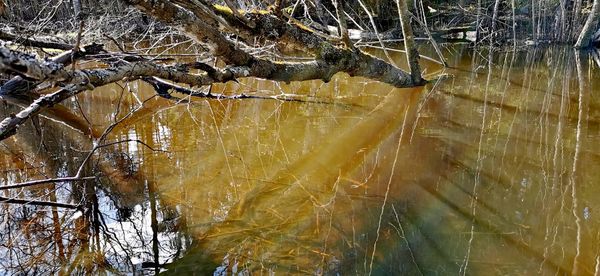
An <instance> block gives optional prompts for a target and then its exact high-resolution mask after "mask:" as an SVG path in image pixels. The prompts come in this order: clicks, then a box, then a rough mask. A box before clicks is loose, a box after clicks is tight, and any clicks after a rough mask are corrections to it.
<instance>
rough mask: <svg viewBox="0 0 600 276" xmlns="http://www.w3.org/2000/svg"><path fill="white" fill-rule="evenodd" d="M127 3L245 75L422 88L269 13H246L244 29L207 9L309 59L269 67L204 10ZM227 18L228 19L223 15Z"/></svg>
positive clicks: (161, 0) (162, 1)
mask: <svg viewBox="0 0 600 276" xmlns="http://www.w3.org/2000/svg"><path fill="white" fill-rule="evenodd" d="M126 2H127V3H129V4H130V5H134V6H135V7H137V8H138V9H140V10H141V11H142V12H145V13H147V14H149V15H152V16H154V17H155V18H157V19H158V20H161V21H163V22H164V23H166V24H169V25H174V26H179V27H180V29H181V30H182V31H184V32H185V33H186V34H188V35H189V36H190V37H192V38H194V39H195V40H196V41H197V42H199V43H204V44H207V45H208V46H209V48H210V49H211V52H212V53H213V54H214V55H215V56H217V57H219V58H220V59H221V60H223V61H224V62H225V63H227V64H229V65H234V66H243V67H247V69H248V71H247V74H246V75H244V76H251V77H258V78H263V79H269V80H276V81H286V82H287V81H302V80H313V79H321V80H324V81H329V80H330V79H331V77H332V76H333V75H334V74H335V73H337V72H346V73H348V74H350V75H351V76H362V77H367V78H371V79H374V80H378V81H382V82H386V83H388V84H391V85H394V86H396V87H414V86H419V85H422V84H423V82H413V80H412V78H410V76H409V74H407V73H406V72H405V71H403V70H401V69H399V68H397V67H395V66H393V65H391V64H389V63H387V62H385V61H383V60H381V59H378V58H376V57H374V56H371V55H368V54H366V53H363V52H361V51H359V50H356V49H343V48H340V47H336V46H335V45H333V44H331V43H329V42H328V41H326V40H325V39H323V38H322V37H320V36H318V35H316V34H314V33H312V32H310V31H307V30H305V29H302V28H301V27H299V26H294V25H291V24H288V23H287V22H285V21H282V20H281V19H279V18H277V17H275V16H273V15H271V14H265V13H260V12H256V13H247V14H246V15H245V16H246V17H247V18H248V19H249V20H250V21H252V22H254V23H255V24H256V27H255V28H248V26H247V25H246V24H240V22H239V21H238V20H236V17H235V16H234V15H233V12H231V10H230V9H227V8H225V7H218V8H217V7H214V6H213V7H212V8H213V12H215V13H218V15H219V16H220V17H221V18H223V19H224V20H226V21H227V24H228V25H230V26H233V27H234V28H237V30H238V31H239V33H240V34H241V35H244V34H247V35H252V36H261V35H262V36H263V37H265V38H267V39H269V40H271V41H275V42H278V43H282V44H292V45H298V46H300V47H302V48H304V49H305V50H307V51H308V52H310V53H312V54H314V55H315V60H314V61H310V62H303V63H288V62H277V63H274V62H272V61H270V60H267V59H261V58H256V57H254V56H252V55H250V54H248V53H246V52H245V51H243V50H240V49H237V48H236V46H235V44H233V43H232V42H231V41H229V40H227V39H226V38H225V37H224V36H223V34H222V32H220V31H219V30H218V28H215V26H214V24H215V23H218V22H212V21H209V22H206V21H204V20H210V19H206V17H204V16H203V17H202V20H200V19H199V15H202V13H203V11H201V10H199V9H198V8H197V7H194V6H193V5H191V4H189V3H187V2H185V1H176V2H177V4H178V5H182V6H183V7H185V8H187V9H188V10H185V9H183V8H181V7H180V6H177V5H174V4H173V3H171V2H169V1H166V0H157V1H142V0H127V1H126ZM186 3H187V4H186ZM191 12H193V13H191ZM194 14H196V15H194ZM228 14H229V15H230V16H227V15H228Z"/></svg>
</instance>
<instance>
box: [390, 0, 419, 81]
mask: <svg viewBox="0 0 600 276" xmlns="http://www.w3.org/2000/svg"><path fill="white" fill-rule="evenodd" d="M396 4H397V5H398V13H399V14H400V23H401V24H402V35H403V36H404V48H405V50H406V59H407V60H408V66H409V67H410V76H411V79H412V82H413V83H424V80H423V78H422V77H421V68H419V52H418V51H417V47H416V45H415V39H414V35H413V31H412V27H411V26H410V18H409V13H408V5H407V4H406V0H396Z"/></svg>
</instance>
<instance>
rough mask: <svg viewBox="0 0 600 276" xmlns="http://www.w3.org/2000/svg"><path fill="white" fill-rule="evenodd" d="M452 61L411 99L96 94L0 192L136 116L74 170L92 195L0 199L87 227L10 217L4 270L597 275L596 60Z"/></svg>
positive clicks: (140, 87)
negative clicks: (439, 77) (168, 97)
mask: <svg viewBox="0 0 600 276" xmlns="http://www.w3.org/2000/svg"><path fill="white" fill-rule="evenodd" d="M447 54H448V56H451V57H452V58H451V59H450V63H451V64H452V65H453V68H450V69H446V71H445V72H446V73H447V74H448V78H446V79H444V80H440V81H438V82H433V83H431V84H429V85H427V86H426V87H424V88H417V89H394V88H391V87H389V86H387V85H385V84H380V83H375V82H372V81H369V80H365V79H360V78H348V77H347V76H345V75H343V74H339V75H337V77H336V78H335V79H334V80H332V81H331V82H330V83H327V84H323V83H322V82H319V81H313V82H303V83H292V84H283V83H281V84H277V83H272V82H265V81H257V80H244V81H241V83H240V84H235V83H231V84H227V85H216V86H214V87H212V92H213V93H224V94H240V93H245V94H261V95H262V94H268V95H280V94H282V93H285V94H294V95H295V96H294V98H295V99H302V100H303V101H305V102H303V101H280V100H267V99H243V100H214V99H197V98H196V99H191V102H181V103H178V104H175V103H174V102H173V101H172V100H166V99H163V98H159V97H154V96H153V95H154V91H153V90H152V89H151V87H150V86H149V85H147V84H145V83H141V82H133V83H129V84H128V85H125V84H122V87H120V86H117V85H114V86H107V87H103V88H98V89H96V90H95V91H93V92H91V93H85V94H83V95H81V96H80V97H79V98H78V103H76V102H75V101H69V102H67V103H65V105H66V106H68V107H69V108H70V110H71V111H70V112H69V111H68V110H66V109H61V108H56V109H55V110H54V111H53V112H52V113H48V114H45V115H46V117H47V118H51V120H48V119H46V118H40V119H39V122H38V121H36V123H35V124H32V123H28V124H27V125H26V126H24V127H23V128H21V129H20V132H19V134H18V135H17V136H15V137H14V138H11V139H8V140H6V141H4V142H2V143H1V144H0V154H1V155H0V169H1V170H2V172H3V173H2V175H1V176H2V179H1V181H0V182H1V183H0V184H2V185H8V184H14V183H17V182H22V181H27V180H30V179H39V178H48V177H57V176H71V175H74V174H75V173H76V171H77V169H78V167H79V165H80V164H81V162H82V160H83V158H84V157H85V156H86V154H87V152H88V151H89V150H90V149H91V147H92V143H91V139H90V138H88V137H89V135H91V136H96V137H98V136H100V134H101V133H102V132H104V130H105V129H106V127H107V126H109V125H110V124H111V123H112V122H115V118H123V116H126V114H128V112H130V111H132V112H133V113H132V114H131V115H129V116H127V118H126V119H124V120H123V121H122V122H120V123H119V124H118V125H117V126H116V128H115V129H114V130H112V132H111V133H110V134H109V136H108V139H107V140H106V142H105V143H111V142H121V143H116V144H112V145H110V146H106V147H103V148H102V149H101V150H99V151H98V152H97V153H96V154H95V155H94V156H93V158H92V159H91V161H90V165H89V166H85V167H84V168H83V172H84V175H86V176H93V175H95V176H97V178H96V180H90V181H85V182H79V183H64V182H59V183H55V184H48V185H45V186H36V187H31V188H23V189H18V190H15V189H12V190H1V193H2V196H3V197H5V198H10V197H12V198H24V199H30V200H36V201H53V202H61V203H70V204H81V205H82V206H83V207H82V208H81V209H82V211H83V212H82V211H77V210H72V209H69V208H63V207H44V206H30V205H22V204H16V203H11V204H2V205H0V208H1V209H2V212H1V213H0V214H1V215H0V216H1V217H0V218H1V223H2V224H1V227H0V271H2V273H19V272H22V273H24V274H36V273H37V274H47V273H64V274H75V273H79V274H82V273H85V272H88V273H93V274H95V273H97V272H100V271H104V272H111V273H132V272H133V273H135V274H141V273H152V272H154V271H158V270H160V271H163V272H167V273H173V274H189V273H191V272H192V271H193V272H195V274H196V275H205V274H213V273H214V274H217V275H229V274H233V273H242V274H270V273H276V274H329V275H335V274H338V273H339V274H341V275H347V274H350V275H352V274H359V275H365V274H373V275H387V274H407V275H418V274H428V275H430V274H432V275H436V274H461V273H465V274H469V275H494V274H522V275H529V274H538V273H541V274H555V273H559V274H571V273H575V274H581V275H586V274H594V273H598V271H599V270H600V220H598V218H597V212H598V210H600V201H599V200H598V195H600V185H599V184H598V180H600V175H599V174H600V150H599V149H598V148H597V146H596V145H597V144H598V142H599V140H600V124H599V122H600V102H599V99H598V98H597V97H596V95H595V94H596V92H597V87H599V86H598V85H599V82H600V75H599V72H598V69H597V66H596V65H595V64H594V63H593V61H592V59H591V57H588V56H587V55H581V56H576V55H575V53H574V52H573V51H572V50H571V49H568V48H553V49H548V50H541V49H537V50H536V49H529V50H528V51H527V52H520V53H517V54H514V53H512V52H508V53H496V54H494V55H493V59H492V62H491V63H490V62H489V59H488V57H489V56H488V54H487V53H472V52H470V51H468V50H466V49H463V48H461V47H458V46H457V47H453V48H450V50H449V51H448V52H447ZM399 62H401V61H399ZM424 67H426V68H427V71H428V72H434V71H437V70H439V69H440V68H439V66H436V65H432V64H426V65H425V66H424ZM179 96H181V97H183V96H182V95H179ZM149 98H150V99H149ZM147 99H149V100H147ZM142 102H143V107H142V108H138V107H139V104H140V103H142ZM3 109H4V110H5V111H4V116H6V114H8V113H10V112H14V110H16V109H15V107H13V105H11V104H7V105H5V106H4V107H3ZM81 113H83V114H85V117H82V116H81V115H80V114H81ZM65 124H68V125H69V126H66V125H65ZM75 129H79V130H75ZM157 262H158V263H159V264H160V267H158V266H157V265H156V263H157Z"/></svg>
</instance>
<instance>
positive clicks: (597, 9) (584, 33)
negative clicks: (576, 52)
mask: <svg viewBox="0 0 600 276" xmlns="http://www.w3.org/2000/svg"><path fill="white" fill-rule="evenodd" d="M598 20H600V0H594V4H593V5H592V11H591V12H590V15H589V16H588V19H587V21H585V25H584V26H583V29H582V30H581V34H580V35H579V38H578V39H577V43H575V48H577V49H581V48H588V47H590V46H592V42H593V41H592V35H593V34H594V32H595V31H596V28H597V27H598Z"/></svg>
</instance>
